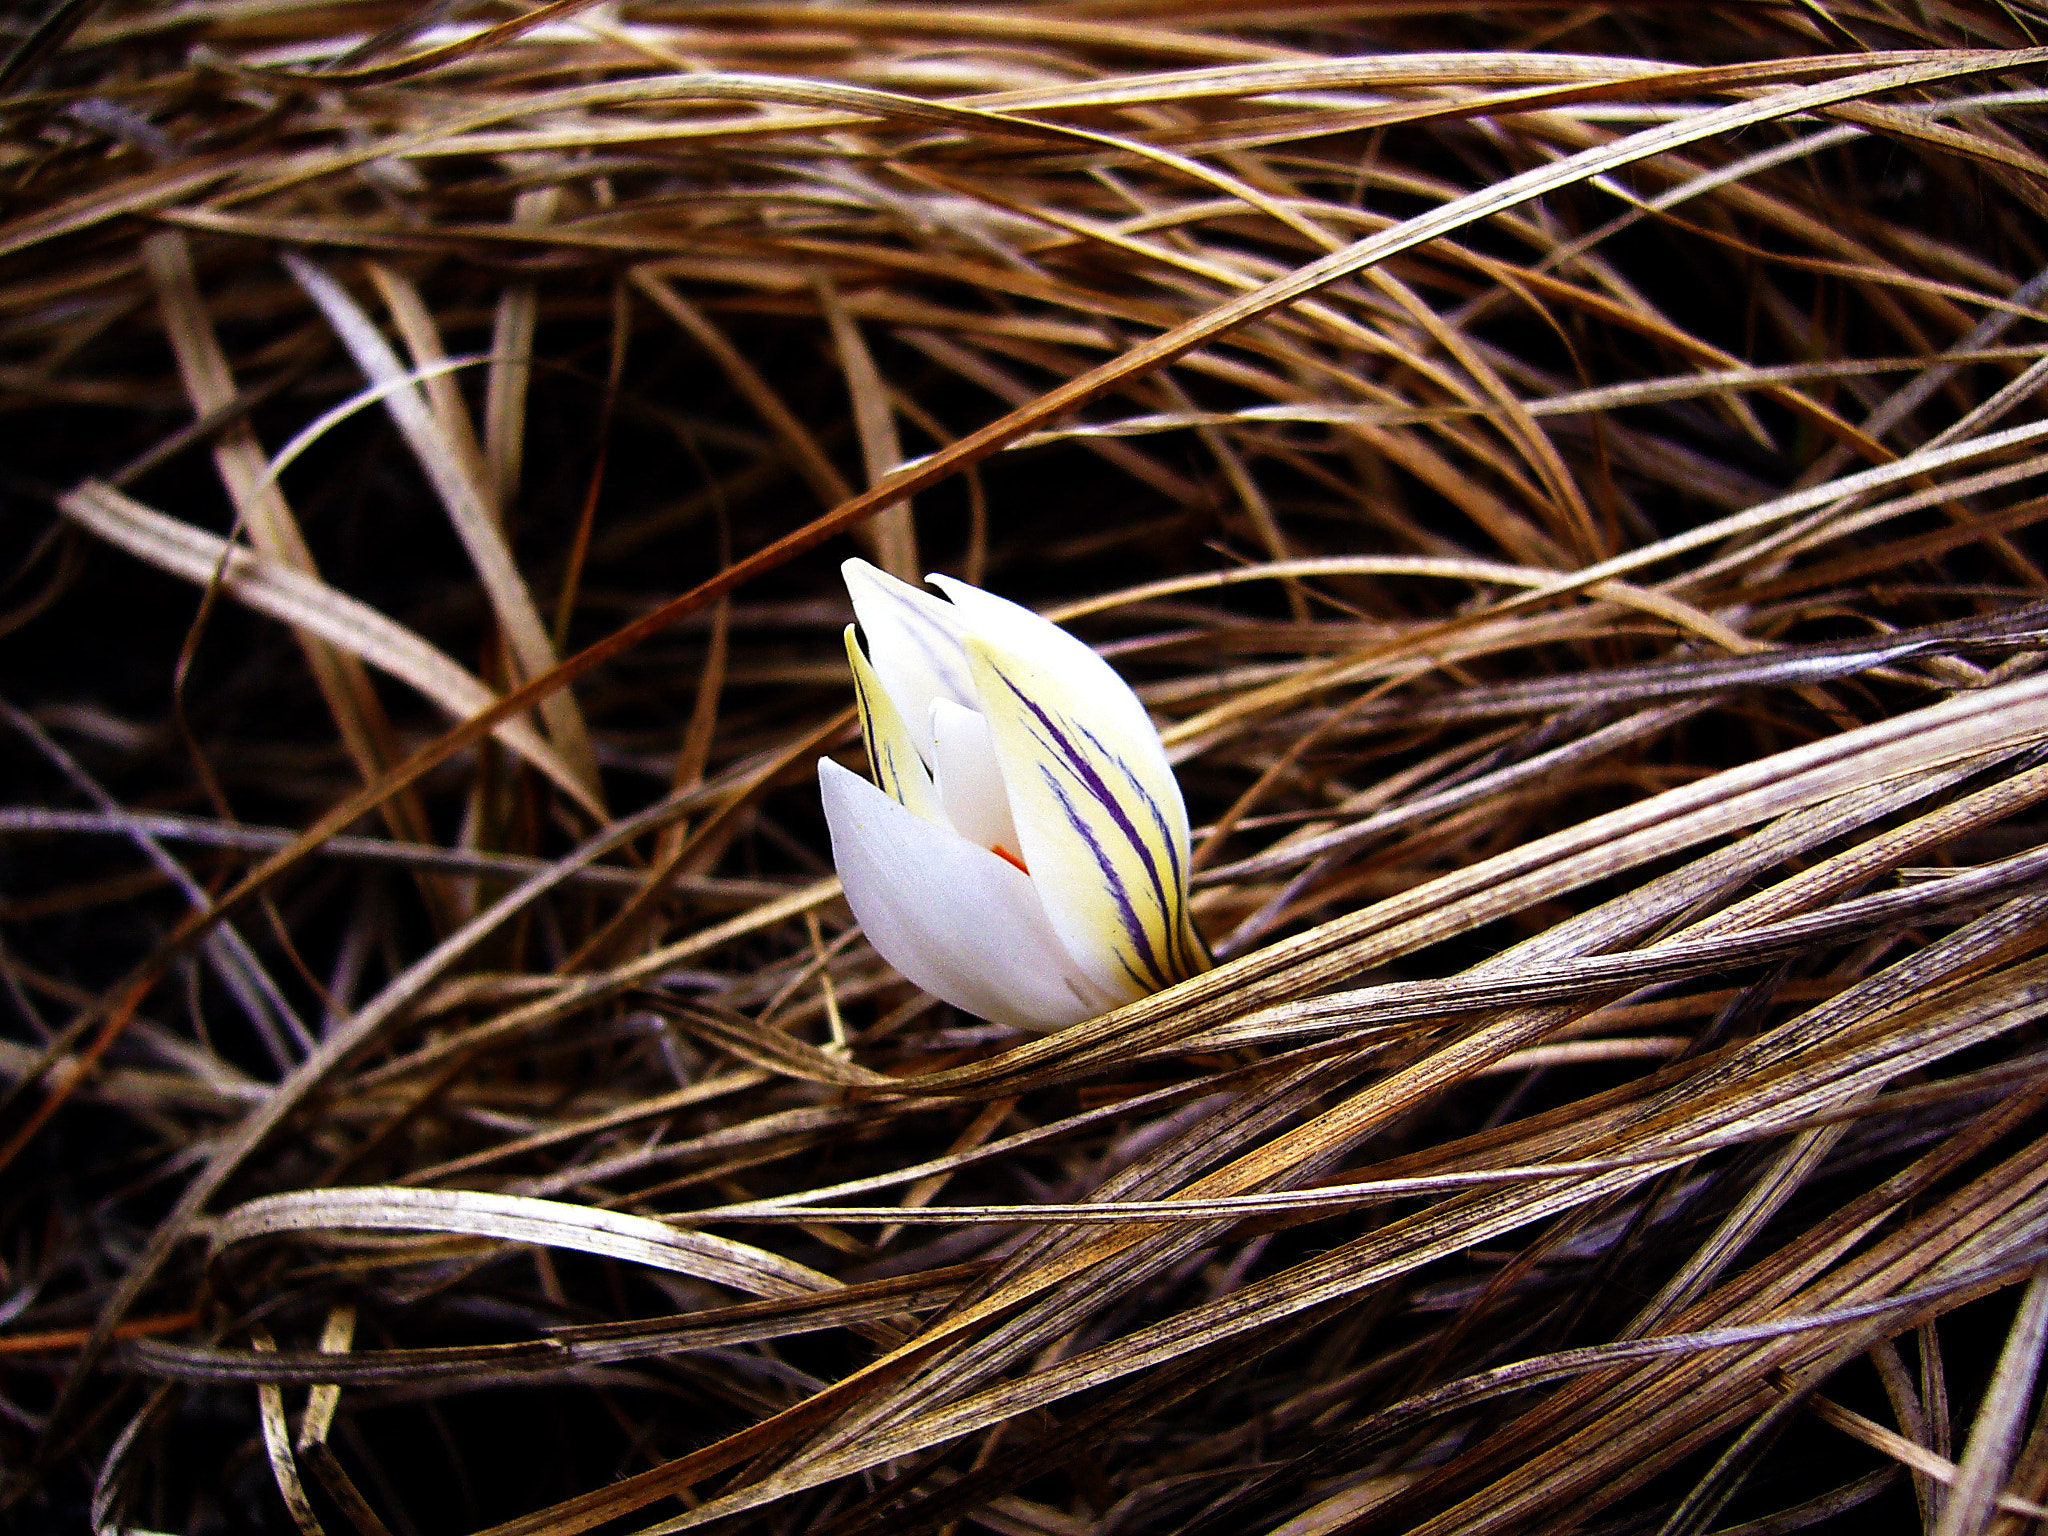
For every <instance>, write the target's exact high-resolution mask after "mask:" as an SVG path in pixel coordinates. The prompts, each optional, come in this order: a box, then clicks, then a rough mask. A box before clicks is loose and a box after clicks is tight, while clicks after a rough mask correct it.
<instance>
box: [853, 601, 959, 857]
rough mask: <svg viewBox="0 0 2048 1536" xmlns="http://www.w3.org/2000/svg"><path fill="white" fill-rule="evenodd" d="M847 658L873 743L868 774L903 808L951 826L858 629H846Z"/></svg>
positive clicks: (865, 735) (864, 730)
mask: <svg viewBox="0 0 2048 1536" xmlns="http://www.w3.org/2000/svg"><path fill="white" fill-rule="evenodd" d="M846 660H847V663H848V665H850V666H851V667H852V668H853V697H854V702H855V703H856V704H857V705H858V706H859V709H860V734H861V739H862V740H863V741H865V742H866V743H867V748H868V771H869V772H870V773H872V774H873V775H874V776H875V784H876V785H877V786H878V787H879V788H880V789H881V790H882V792H883V793H884V794H886V795H888V796H889V798H890V799H892V800H894V801H895V802H896V803H897V804H899V805H904V806H908V807H909V808H910V809H911V810H913V811H915V812H916V813H917V814H918V815H920V816H922V817H923V818H924V819H925V820H926V821H930V822H937V823H939V824H941V825H943V824H944V823H945V820H946V812H945V808H944V807H943V806H942V805H941V804H940V803H939V794H938V790H937V789H936V788H934V787H933V785H932V781H931V776H930V775H929V774H928V773H926V772H925V768H924V763H923V761H922V758H921V756H920V754H919V749H918V745H917V738H916V737H915V736H914V735H913V734H912V733H911V729H910V727H909V725H907V724H906V723H905V722H904V719H903V716H902V715H901V714H899V713H898V712H897V709H896V705H895V704H894V702H893V701H891V699H890V698H889V694H888V690H887V689H885V688H883V686H882V683H881V679H879V678H877V677H876V676H875V669H874V668H873V667H871V666H869V665H868V659H867V657H866V656H864V655H862V654H861V649H860V641H859V640H857V639H855V638H854V633H853V626H852V625H851V624H849V625H847V626H846Z"/></svg>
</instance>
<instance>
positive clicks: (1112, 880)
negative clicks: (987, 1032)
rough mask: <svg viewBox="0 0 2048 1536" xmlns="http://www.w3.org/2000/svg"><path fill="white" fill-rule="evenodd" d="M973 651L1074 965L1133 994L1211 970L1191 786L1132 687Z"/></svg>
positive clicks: (1022, 820) (987, 644) (968, 644)
mask: <svg viewBox="0 0 2048 1536" xmlns="http://www.w3.org/2000/svg"><path fill="white" fill-rule="evenodd" d="M964 649H965V651H966V654H967V660H968V665H969V667H970V668H971V670H972V672H973V676H974V685H975V691H976V694H977V695H978V700H979V703H980V705H981V712H982V714H983V715H984V716H985V717H986V718H987V720H988V723H989V729H990V731H991V733H992V734H993V737H994V741H995V748H996V757H997V759H998V761H999V762H1000V763H1001V765H1002V771H1003V784H1004V787H1005V788H1006V789H1007V790H1008V791H1009V797H1010V810H1011V814H1012V816H1013V817H1014V818H1015V821H1016V825H1017V836H1018V838H1019V840H1020V841H1021V842H1022V843H1023V845H1024V846H1023V854H1024V862H1025V864H1026V865H1027V866H1028V867H1029V868H1030V871H1031V879H1032V882H1033V883H1034V884H1035V885H1036V886H1037V887H1038V891H1039V895H1040V897H1041V899H1042V900H1043V901H1044V903H1045V909H1046V916H1047V918H1048V919H1049V920H1050V921H1051V923H1052V926H1053V931H1054V932H1056V933H1057V934H1058V935H1059V937H1060V942H1061V943H1062V944H1063V945H1065V946H1066V948H1067V950H1068V952H1069V953H1070V954H1072V956H1073V957H1074V960H1075V962H1076V963H1077V964H1078V965H1079V966H1080V967H1081V968H1082V970H1083V971H1085V972H1086V973H1087V974H1088V976H1089V977H1090V979H1092V980H1093V981H1094V982H1095V983H1096V984H1097V985H1098V986H1100V987H1102V988H1103V989H1104V990H1105V991H1106V992H1108V993H1110V994H1111V995H1113V996H1115V997H1117V998H1118V999H1120V1000H1123V1001H1129V1000H1131V999H1134V998H1138V997H1142V996H1144V995H1145V994H1147V993H1150V992H1155V991H1157V990H1159V989H1160V988H1161V987H1166V986H1171V985H1172V984H1173V983H1174V982H1176V981H1180V980H1183V979H1184V978H1186V977H1189V976H1192V975H1194V974H1196V973H1197V972H1199V971H1202V970H1205V969H1206V968H1207V967H1208V965H1209V958H1208V955H1207V953H1206V952H1205V951H1204V949H1203V947H1202V943H1201V940H1200V938H1199V937H1197V935H1196V933H1195V929H1194V925H1193V923H1192V922H1191V921H1190V919H1189V915H1188V909H1187V889H1188V835H1187V830H1186V829H1187V819H1186V811H1185V809H1184V808H1183V803H1182V801H1181V798H1180V786H1179V785H1178V784H1176V783H1175V782H1174V778H1173V773H1172V770H1171V769H1170V768H1168V767H1167V766H1166V763H1165V760H1164V756H1163V754H1161V753H1160V751H1159V748H1158V738H1157V737H1156V736H1155V735H1153V734H1152V731H1151V727H1150V725H1149V723H1148V724H1147V725H1146V727H1145V730H1144V733H1143V735H1142V736H1141V735H1140V734H1139V733H1138V732H1137V731H1136V730H1135V729H1134V728H1133V723H1132V720H1131V714H1132V710H1133V708H1134V707H1135V706H1136V700H1135V698H1133V697H1132V695H1131V694H1130V691H1129V689H1128V688H1127V687H1126V686H1125V685H1124V684H1123V683H1122V682H1121V681H1120V680H1117V681H1116V682H1115V687H1116V689H1117V690H1118V693H1117V694H1116V695H1110V694H1109V693H1108V692H1107V690H1106V689H1103V688H1100V687H1095V686H1089V687H1073V686H1069V685H1068V682H1067V680H1066V679H1064V678H1062V677H1061V676H1059V675H1058V674H1057V672H1056V670H1055V669H1053V668H1048V667H1045V666H1041V665H1039V664H1038V663H1037V662H1036V661H1035V660H1033V659H1031V658H1027V657H1026V656H1023V655H1021V654H1019V653H1018V652H1017V651H1016V650H1014V649H1012V648H1011V647H1009V646H1006V645H1001V644H998V643H994V642H992V641H990V640H988V639H986V638H982V637H979V636H969V637H968V638H967V640H966V641H965V643H964ZM1142 713H1143V712H1142V710H1139V711H1138V714H1139V716H1140V717H1141V718H1142Z"/></svg>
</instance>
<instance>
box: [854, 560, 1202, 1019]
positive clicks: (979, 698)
mask: <svg viewBox="0 0 2048 1536" xmlns="http://www.w3.org/2000/svg"><path fill="white" fill-rule="evenodd" d="M842 570H843V571H844V573H845V576H846V585H847V589H848V591H850V592H851V593H852V594H853V611H854V616H855V617H856V618H858V619H859V620H860V629H861V631H862V632H863V633H864V634H865V635H866V637H867V649H866V651H865V652H863V650H862V649H861V645H860V641H859V639H858V638H857V637H856V635H855V633H854V627H853V626H852V625H848V626H847V630H846V654H847V658H848V659H849V660H850V661H851V662H852V663H853V680H854V691H855V693H856V695H857V696H858V700H859V704H860V721H861V731H862V734H863V735H864V736H865V737H866V738H867V748H868V761H869V763H870V764H871V765H872V767H873V770H874V775H875V781H876V782H875V783H874V784H870V783H869V782H868V781H867V780H865V779H863V778H861V777H860V775H858V774H856V773H851V772H849V771H848V770H847V769H845V768H842V767H840V766H839V764H837V763H835V762H833V761H832V760H831V759H830V758H824V759H821V760H820V761H819V763H818V782H819V788H820V790H821V791H822V792H823V794H824V798H825V819H826V821H827V823H828V824H829V825H830V827H831V830H832V858H833V861H834V862H835V863H836V864H837V865H838V866H839V878H840V881H841V882H842V884H843V885H844V886H845V889H846V899H847V901H848V902H849V903H850V904H851V905H852V907H853V913H854V916H855V917H857V918H859V919H860V923H861V927H862V928H863V929H865V930H866V932H867V936H868V940H869V942H870V943H872V944H873V945H874V946H875V949H876V951H877V952H878V953H880V954H881V956H882V958H883V959H885V960H887V961H888V962H889V963H890V964H891V965H893V966H895V967H896V969H897V970H899V971H901V972H902V973H903V974H904V975H905V976H907V977H909V978H910V980H912V981H913V982H915V983H917V985H918V986H920V987H922V988H924V989H925V990H926V991H927V992H930V993H933V994H935V995H936V996H938V997H941V998H943V999H944V1000H945V1001H947V1002H949V1003H951V1004H953V1005H954V1006H955V1007H957V1008H961V1009H964V1010H966V1011H967V1012H969V1013H975V1014H979V1015H981V1017H983V1018H985V1019H992V1020H994V1021H996V1022H997V1023H1000V1024H1009V1025H1014V1026H1016V1027H1018V1028H1022V1029H1032V1030H1052V1029H1061V1028H1064V1027H1065V1026H1067V1025H1069V1024H1077V1023H1079V1022H1080V1021H1081V1020H1083V1019H1087V1018H1092V1017H1094V1016H1095V1015H1096V1014H1098V1013H1103V1012H1106V1011H1107V1010H1108V1009H1111V1008H1114V1007H1116V1006H1117V1005H1119V1004H1121V1003H1127V1002H1130V1001H1132V1000H1133V999H1135V998H1139V997H1143V996H1145V995H1146V994H1147V993H1150V992H1155V991H1157V990H1158V989H1159V988H1161V987H1164V986H1169V985H1171V984H1172V983H1173V982H1176V981H1180V980H1182V979H1183V978H1185V977H1188V976H1191V975H1193V974H1195V973H1196V972H1198V971H1201V970H1204V969H1206V968H1207V967H1208V965H1209V964H1210V960H1209V955H1208V951H1207V950H1206V949H1205V948H1204V947H1203V944H1202V940H1201V937H1200V936H1199V935H1198V934H1197V933H1196V932H1195V928H1194V924H1193V923H1192V922H1191V921H1190V920H1189V917H1188V815H1187V807H1186V806H1185V804H1184V803H1183V802H1182V800H1181V797H1180V786H1179V785H1177V784H1176V783H1175V782H1174V778H1173V769H1172V767H1171V766H1170V765H1169V764H1168V762H1167V760H1166V751H1165V749H1164V748H1163V747H1162V746H1161V745H1160V743H1159V735H1158V733H1157V732H1156V731H1155V730H1153V728H1152V721H1151V719H1150V718H1149V717H1148V716H1147V715H1146V713H1145V707H1144V705H1142V704H1140V703H1139V702H1138V698H1137V695H1135V694H1134V693H1132V692H1131V690H1130V687H1129V686H1128V685H1127V684H1126V683H1125V682H1124V680H1123V679H1122V678H1120V677H1118V676H1117V675H1116V673H1115V672H1114V671H1112V670H1111V668H1110V666H1109V664H1108V663H1107V662H1105V661H1104V660H1103V659H1102V658H1101V657H1100V656H1097V655H1096V654H1095V653H1094V652H1093V651H1091V650H1090V649H1088V647H1087V646H1085V645H1083V644H1082V643H1081V642H1080V641H1079V640H1076V639H1075V638H1074V637H1073V636H1072V635H1069V634H1068V633H1067V632H1066V631H1065V630H1063V629H1061V628H1059V627H1058V626H1057V625H1055V624H1052V623H1050V622H1048V621H1047V620H1045V619H1042V618H1040V617H1039V616H1038V615H1037V614H1035V613H1032V612H1031V611H1030V610H1029V609H1025V608H1020V607H1018V606H1017V605H1016V604H1015V603H1012V602H1006V601H1005V600H1004V599H1002V598H1000V597H995V596H993V595H991V594H990V593H987V592H983V591H981V590H980V589H979V588H976V587H970V586H968V585H967V584H966V583H965V582H960V581H953V580H951V579H949V578H947V577H944V576H933V577H930V578H929V580H930V581H931V583H932V585H933V586H935V587H937V588H938V589H939V590H940V591H941V592H943V593H945V595H946V597H947V598H950V599H951V601H950V602H948V601H944V600H942V599H940V598H937V597H933V596H932V595H931V594H930V593H927V592H922V591H920V590H918V589H917V588H916V587H913V586H910V585H909V584H908V583H906V582H901V581H898V580H896V578H895V577H893V576H888V575H885V574H884V573H883V572H881V571H878V570H876V569H875V568H874V567H873V566H871V565H869V564H868V563H867V562H866V561H864V560H849V561H847V562H846V564H845V565H844V566H843V567H842ZM878 785H879V787H877V786H878Z"/></svg>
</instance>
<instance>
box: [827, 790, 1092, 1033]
mask: <svg viewBox="0 0 2048 1536" xmlns="http://www.w3.org/2000/svg"><path fill="white" fill-rule="evenodd" d="M818 787H819V790H820V792H821V793H822V794H823V796H824V801H825V820H826V823H827V824H828V825H829V826H830V827H831V829H832V860H833V862H834V863H835V864H836V865H838V867H839V878H840V880H841V882H842V883H843V884H844V885H845V887H846V899H847V902H848V903H849V904H850V905H851V906H852V908H853V915H854V916H855V917H857V918H859V919H860V925H861V927H862V928H863V929H864V930H865V931H866V933H867V936H868V942H869V943H871V944H873V945H874V947H875V950H876V952H877V953H878V954H880V955H881V957H882V958H883V959H884V960H887V961H888V962H889V963H890V964H891V965H893V966H895V967H896V969H897V970H899V971H901V972H902V973H903V974H904V975H905V976H906V977H908V978H909V979H910V980H911V981H913V982H915V983H916V984H917V985H918V986H920V987H922V988H924V990H925V991H927V992H930V993H932V994H934V995H935V996H937V997H940V998H943V999H944V1000H945V1001H947V1002H949V1003H951V1004H953V1005H954V1006H955V1007H956V1008H961V1009H964V1010H966V1011H967V1012H969V1013H974V1014H979V1015H980V1016H981V1017H983V1018H985V1019H992V1020H994V1021H995V1022H996V1023H998V1024H1010V1025H1014V1026H1017V1027H1019V1028H1022V1029H1035V1030H1051V1029H1063V1028H1065V1027H1066V1026H1067V1025H1069V1024H1078V1023H1080V1022H1081V1021H1082V1020H1083V1019H1087V1018H1092V1017H1094V1015H1096V1014H1098V1013H1101V1012H1103V1011H1104V1010H1105V1008H1107V1007H1108V1006H1109V1004H1108V1002H1107V1001H1105V1000H1103V999H1102V998H1101V997H1100V995H1099V994H1097V993H1096V992H1095V991H1094V989H1093V988H1090V987H1088V986H1087V985H1086V983H1085V981H1083V980H1082V978H1080V977H1079V976H1078V975H1076V973H1075V970H1074V965H1073V962H1072V961H1071V960H1070V959H1069V958H1068V957H1067V953H1066V951H1065V949H1064V948H1063V947H1062V946H1061V944H1060V942H1059V940H1058V939H1057V938H1056V937H1055V936H1054V934H1053V931H1052V928H1051V926H1050V925H1049V924H1048V923H1047V922H1046V918H1045V909H1044V908H1043V907H1042V906H1040V904H1039V900H1038V894H1037V892H1036V891H1035V890H1034V889H1033V888H1032V882H1031V880H1030V878H1029V877H1028V876H1026V875H1025V874H1023V873H1022V872H1020V871H1019V870H1017V869H1015V868H1013V867H1012V866H1011V865H1008V864H1006V863H1004V862H1003V861H1002V860H1001V859H999V858H997V857H996V856H995V855H994V854H992V853H990V852H989V851H988V850H987V849H985V848H978V847H976V846H975V845H974V844H973V843H970V842H968V841H967V839H965V838H964V837H961V836H960V835H959V834H958V833H955V832H952V831H949V830H948V829H946V828H944V827H935V826H933V825H932V824H931V823H930V822H928V821H925V820H923V819H921V818H920V817H918V816H916V815H915V814H913V813H912V812H910V811H908V810H906V809H905V808H904V807H903V806H901V805H898V804H897V803H896V802H895V801H894V800H892V799H890V798H889V797H888V796H887V795H885V794H883V793H882V792H881V791H880V790H879V789H876V788H875V787H874V785H872V784H870V783H868V781H867V780H866V779H863V778H862V777H861V776H860V775H859V774H857V773H850V772H848V771H847V770H846V769H844V768H842V767H840V766H839V764H837V763H835V762H833V761H832V760H831V759H830V758H821V759H819V761H818Z"/></svg>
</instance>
